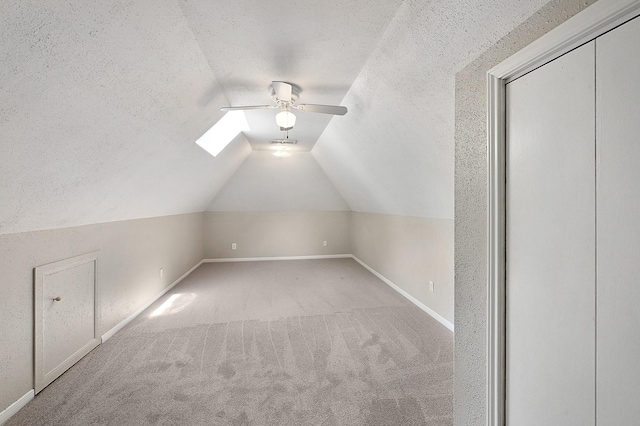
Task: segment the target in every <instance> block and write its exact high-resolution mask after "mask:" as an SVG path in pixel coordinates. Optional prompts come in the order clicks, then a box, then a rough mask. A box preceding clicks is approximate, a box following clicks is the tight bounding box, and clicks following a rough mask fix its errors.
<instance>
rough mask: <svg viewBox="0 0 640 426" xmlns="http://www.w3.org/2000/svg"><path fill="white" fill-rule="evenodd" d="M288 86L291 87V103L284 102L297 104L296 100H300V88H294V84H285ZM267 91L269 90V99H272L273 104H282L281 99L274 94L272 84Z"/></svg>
mask: <svg viewBox="0 0 640 426" xmlns="http://www.w3.org/2000/svg"><path fill="white" fill-rule="evenodd" d="M287 84H288V85H290V86H291V101H286V100H285V102H287V103H290V104H293V103H296V102H298V99H300V91H301V90H300V87H298V86H296V85H295V84H291V83H287ZM269 89H271V99H273V100H274V101H275V102H277V103H279V102H282V101H283V100H282V99H278V96H277V94H276V90H275V89H274V88H273V84H271V85H270V86H269Z"/></svg>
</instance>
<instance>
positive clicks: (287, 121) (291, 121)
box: [276, 111, 296, 129]
mask: <svg viewBox="0 0 640 426" xmlns="http://www.w3.org/2000/svg"><path fill="white" fill-rule="evenodd" d="M276 124H277V125H278V126H280V127H281V128H284V129H291V128H292V127H293V126H295V124H296V116H295V115H294V114H293V113H292V112H291V111H280V112H279V113H278V114H277V115H276Z"/></svg>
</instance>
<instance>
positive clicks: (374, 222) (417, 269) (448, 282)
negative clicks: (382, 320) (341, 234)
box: [351, 212, 453, 323]
mask: <svg viewBox="0 0 640 426" xmlns="http://www.w3.org/2000/svg"><path fill="white" fill-rule="evenodd" d="M351 247H352V252H351V253H352V254H353V255H354V256H356V257H357V258H358V259H360V260H362V261H363V262H364V263H366V264H367V265H369V266H370V267H372V268H373V269H375V270H376V271H378V272H379V273H380V274H382V275H384V276H385V277H387V278H388V279H389V280H391V281H392V282H393V283H394V284H396V285H398V286H399V287H401V288H402V289H403V290H405V291H406V292H408V293H409V294H411V295H412V296H413V297H415V298H416V299H418V300H420V301H421V302H422V303H424V304H425V305H427V306H428V307H429V308H431V309H433V310H434V311H436V312H437V313H438V314H440V315H441V316H442V317H444V318H445V319H446V320H447V321H449V322H451V323H453V220H451V219H428V218H422V217H411V216H395V215H382V214H373V213H357V212H353V213H352V214H351ZM429 281H434V284H435V291H434V292H433V293H431V292H430V291H429Z"/></svg>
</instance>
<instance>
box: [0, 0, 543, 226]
mask: <svg viewBox="0 0 640 426" xmlns="http://www.w3.org/2000/svg"><path fill="white" fill-rule="evenodd" d="M544 3H545V1H544V0H531V1H513V0H487V1H484V2H482V3H479V2H473V1H470V0H466V1H461V2H451V1H440V2H438V1H431V2H424V1H410V0H404V1H401V0H395V1H381V0H376V1H372V2H366V5H365V4H364V3H363V2H362V1H355V0H350V1H349V0H343V1H337V0H330V1H326V2H317V1H311V0H308V1H293V2H291V1H282V0H277V1H272V2H262V1H259V0H236V1H230V0H228V1H216V2H211V1H204V0H196V1H182V0H158V1H150V0H146V1H115V2H113V1H102V2H81V1H78V0H75V1H66V2H60V1H54V0H48V1H42V0H40V1H32V0H21V1H17V0H5V1H2V2H0V57H1V58H2V66H0V181H1V183H2V185H0V233H11V232H21V231H31V230H38V229H50V228H60V227H67V226H75V225H82V224H89V223H99V222H108V221H114V220H124V219H132V218H140V217H152V216H162V215H169V214H178V213H187V212H196V211H203V210H205V209H206V208H207V207H208V206H209V205H211V202H212V200H214V197H215V196H216V194H218V193H219V192H220V196H222V195H223V194H225V193H228V191H220V190H221V188H223V186H224V184H225V183H226V182H227V181H228V180H229V179H230V178H231V176H232V175H233V173H234V172H235V171H236V170H238V167H240V165H241V164H242V162H243V161H244V160H245V158H247V156H248V155H249V153H250V152H251V149H252V147H253V149H254V150H259V149H263V148H265V145H264V143H265V141H266V140H268V139H270V138H276V137H282V133H281V132H279V131H278V130H277V128H276V126H275V124H274V121H275V120H274V118H273V116H274V115H275V111H272V110H271V111H253V112H251V113H250V114H248V118H249V122H250V125H251V127H252V130H251V131H250V132H248V133H247V134H246V137H245V135H240V136H239V137H238V138H236V140H235V141H234V142H233V143H232V144H231V145H230V147H228V148H226V149H225V150H224V151H223V152H222V153H221V154H220V155H219V156H218V157H216V158H213V157H211V156H209V155H208V154H207V153H206V152H205V151H203V150H202V149H201V148H200V147H198V146H197V145H196V144H195V143H194V141H195V140H196V139H197V138H198V137H199V136H200V135H202V134H203V133H204V132H205V131H206V130H207V129H208V128H209V127H211V125H213V124H214V123H215V122H216V121H217V120H218V119H219V118H220V117H221V116H222V113H221V112H220V110H219V109H220V107H222V106H225V105H238V104H254V103H257V104H266V103H269V102H270V96H269V93H268V92H267V86H268V85H269V83H270V82H271V80H285V81H291V82H293V83H296V84H298V85H300V86H301V87H302V89H303V91H302V93H301V95H300V102H301V103H320V104H342V105H345V106H347V107H348V108H349V113H348V114H347V115H346V116H344V117H334V118H331V117H330V116H324V115H317V114H310V113H299V114H297V115H298V120H299V122H298V124H297V125H296V127H295V128H294V129H293V131H292V132H291V133H290V137H291V138H296V139H299V140H300V144H299V146H298V149H301V150H309V149H311V148H312V147H313V151H312V154H313V156H314V157H315V159H316V160H317V162H318V163H319V165H320V166H321V167H322V169H323V170H324V171H325V172H326V174H327V176H328V178H329V179H330V181H331V182H332V183H333V184H334V185H335V187H336V188H337V190H338V191H339V193H340V194H341V196H342V197H343V198H344V200H345V201H346V203H347V208H350V209H353V210H357V211H372V212H380V213H396V214H403V215H414V216H427V217H445V218H450V217H452V214H453V213H452V212H453V146H454V144H453V127H454V121H453V120H454V117H453V114H454V109H453V102H454V92H453V89H454V88H453V75H454V73H455V71H457V70H458V69H460V68H462V67H463V66H464V65H465V64H466V63H468V62H470V61H471V60H472V59H473V58H474V57H475V56H477V55H478V54H479V53H480V52H482V51H483V50H484V49H485V48H486V47H487V46H489V45H491V44H492V43H494V42H495V41H496V40H497V39H499V38H500V37H502V36H503V35H504V34H506V33H507V32H508V31H509V30H511V29H512V28H514V27H515V26H516V25H517V24H518V23H520V22H521V21H523V20H524V19H525V18H526V17H528V16H529V15H531V14H532V13H533V12H534V11H535V10H537V9H538V8H540V7H541V6H542V5H543V4H544ZM318 138H319V139H318ZM316 140H317V142H316ZM314 143H315V147H314ZM256 158H259V156H256ZM265 158H266V157H265ZM290 159H292V158H290ZM269 160H271V159H269ZM285 160H287V159H285ZM251 161H252V162H253V161H254V158H253V157H252V158H251ZM256 161H257V160H256ZM265 161H267V160H265ZM251 164H253V163H251ZM313 164H315V163H313ZM254 169H256V170H258V169H260V167H255V168H254ZM264 169H265V170H267V169H268V167H267V166H266V165H265V167H264ZM240 170H242V169H240ZM317 172H318V170H317V167H315V166H310V167H309V168H304V167H302V168H300V169H299V170H298V173H299V176H300V180H301V181H304V180H305V179H308V178H309V179H310V178H312V177H313V176H317ZM305 174H306V175H305ZM243 176H244V177H243ZM243 179H255V176H253V175H252V174H251V173H245V174H242V173H240V174H239V175H238V176H237V177H236V176H234V177H233V179H232V180H229V183H230V185H231V184H233V186H234V187H236V188H239V189H238V191H243V189H241V188H249V187H250V185H248V182H243ZM323 185H324V184H323ZM327 200H329V198H327ZM222 201H224V200H222ZM265 202H267V201H265ZM334 202H335V199H334V201H327V206H328V205H329V204H331V203H334ZM216 203H220V204H218V205H222V202H221V201H220V200H214V204H213V205H214V206H215V205H216ZM327 206H325V207H327ZM325 207H323V206H317V208H319V209H324V208H325ZM291 208H293V207H292V206H291V205H287V204H286V203H285V204H284V205H282V208H281V210H291Z"/></svg>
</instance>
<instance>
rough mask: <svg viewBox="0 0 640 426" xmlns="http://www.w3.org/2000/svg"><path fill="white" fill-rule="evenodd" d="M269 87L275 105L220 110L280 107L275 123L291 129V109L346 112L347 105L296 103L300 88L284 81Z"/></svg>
mask: <svg viewBox="0 0 640 426" xmlns="http://www.w3.org/2000/svg"><path fill="white" fill-rule="evenodd" d="M269 89H271V98H273V100H274V101H275V103H276V104H275V105H248V106H236V107H232V106H228V107H223V108H221V109H222V111H237V110H248V109H276V108H280V112H279V113H278V114H277V115H276V124H277V125H278V126H280V130H291V129H293V126H294V125H295V124H296V116H295V115H294V114H293V113H292V112H291V109H297V110H298V111H304V112H319V113H321V114H332V115H345V114H346V113H347V107H343V106H335V105H315V104H296V102H297V101H298V98H299V95H300V88H299V87H298V86H295V85H293V84H291V83H287V82H284V81H272V82H271V86H269Z"/></svg>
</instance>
